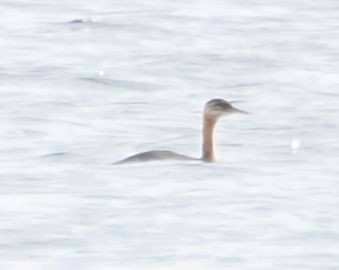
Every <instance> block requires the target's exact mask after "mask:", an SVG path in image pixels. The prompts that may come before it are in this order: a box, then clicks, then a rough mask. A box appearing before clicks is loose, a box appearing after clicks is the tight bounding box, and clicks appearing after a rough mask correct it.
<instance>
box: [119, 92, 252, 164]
mask: <svg viewBox="0 0 339 270" xmlns="http://www.w3.org/2000/svg"><path fill="white" fill-rule="evenodd" d="M233 113H241V114H249V113H248V112H246V111H243V110H240V109H237V108H235V107H234V106H233V105H232V104H231V102H228V101H226V100H224V99H221V98H213V99H211V100H209V101H208V102H206V104H205V107H204V111H203V128H202V156H201V157H200V158H195V157H190V156H186V155H182V154H178V153H176V152H172V151H167V150H153V151H147V152H142V153H138V154H135V155H132V156H129V157H127V158H124V159H122V160H120V161H117V162H114V163H113V164H124V163H132V162H148V161H159V160H197V161H203V162H215V161H216V155H215V153H216V144H215V136H214V135H215V126H216V123H217V121H218V120H219V118H221V117H222V116H225V115H229V114H233Z"/></svg>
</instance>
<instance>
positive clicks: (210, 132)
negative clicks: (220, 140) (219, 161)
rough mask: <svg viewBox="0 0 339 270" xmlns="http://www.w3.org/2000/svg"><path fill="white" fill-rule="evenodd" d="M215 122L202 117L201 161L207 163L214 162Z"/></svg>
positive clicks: (205, 116) (209, 118) (210, 118)
mask: <svg viewBox="0 0 339 270" xmlns="http://www.w3.org/2000/svg"><path fill="white" fill-rule="evenodd" d="M216 122H217V120H216V119H215V118H213V117H210V116H207V115H204V123H203V130H202V137H203V142H202V158H201V159H202V160H204V161H207V162H213V161H215V139H214V127H215V124H216Z"/></svg>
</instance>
